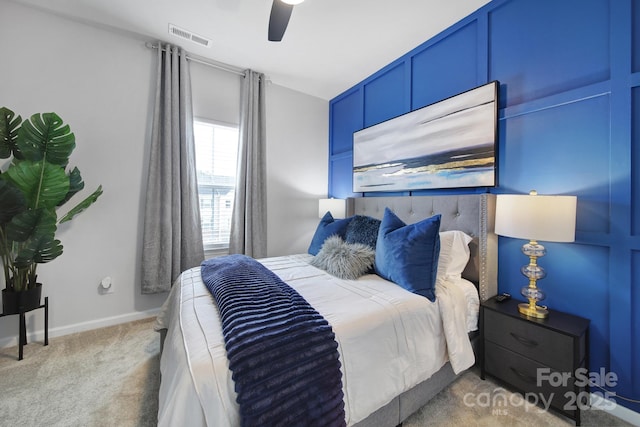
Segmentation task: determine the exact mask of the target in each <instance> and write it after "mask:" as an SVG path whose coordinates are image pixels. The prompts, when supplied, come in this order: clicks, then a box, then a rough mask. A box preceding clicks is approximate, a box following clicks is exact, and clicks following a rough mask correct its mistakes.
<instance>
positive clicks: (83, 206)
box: [60, 185, 102, 224]
mask: <svg viewBox="0 0 640 427" xmlns="http://www.w3.org/2000/svg"><path fill="white" fill-rule="evenodd" d="M101 194H102V185H100V186H98V188H97V189H96V191H94V192H93V193H91V194H90V195H89V197H87V198H86V199H84V200H83V201H81V202H80V203H78V204H77V205H76V206H75V207H74V208H73V209H71V210H70V211H69V212H67V214H66V215H65V216H63V217H62V218H60V223H61V224H62V223H63V222H67V221H71V220H72V219H73V217H74V216H76V215H78V214H79V213H80V212H82V211H83V210H85V209H87V208H88V207H89V206H91V205H92V204H94V203H95V201H96V200H98V197H100V195H101Z"/></svg>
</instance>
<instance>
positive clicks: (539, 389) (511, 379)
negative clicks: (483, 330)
mask: <svg viewBox="0 0 640 427" xmlns="http://www.w3.org/2000/svg"><path fill="white" fill-rule="evenodd" d="M484 351H485V353H484V357H485V370H486V373H487V374H489V375H492V376H494V377H496V378H498V379H500V380H502V381H504V382H506V383H507V384H511V385H512V386H514V387H515V388H517V389H519V390H521V391H523V392H525V393H526V394H525V397H528V396H531V397H534V398H535V400H537V401H538V402H540V403H541V404H542V405H543V406H544V405H545V402H550V403H551V406H552V407H554V408H555V409H558V410H561V411H563V412H565V413H567V415H569V416H571V417H573V416H574V415H575V411H574V409H575V408H573V407H572V406H573V404H574V403H575V400H573V397H574V396H576V394H575V389H574V378H573V377H571V378H570V379H568V380H567V382H566V384H562V385H558V386H557V387H554V386H552V385H551V383H550V382H549V381H548V380H546V378H548V377H543V378H542V380H541V381H540V385H538V378H537V375H538V369H545V368H546V371H545V372H546V374H547V375H548V374H549V371H548V369H549V368H548V367H547V366H545V365H543V364H541V363H538V362H536V361H534V360H531V359H528V358H526V357H523V356H522V355H520V354H517V353H514V352H512V351H509V350H507V349H506V348H503V347H500V346H499V345H496V344H494V343H491V342H486V343H485V350H484Z"/></svg>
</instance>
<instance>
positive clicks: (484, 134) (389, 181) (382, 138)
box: [353, 81, 498, 193]
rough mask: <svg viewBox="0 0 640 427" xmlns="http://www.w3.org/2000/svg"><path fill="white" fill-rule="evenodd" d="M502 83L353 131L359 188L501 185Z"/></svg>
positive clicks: (355, 177) (355, 182)
mask: <svg viewBox="0 0 640 427" xmlns="http://www.w3.org/2000/svg"><path fill="white" fill-rule="evenodd" d="M497 129H498V82H497V81H493V82H491V83H487V84H485V85H483V86H479V87H477V88H474V89H471V90H468V91H466V92H463V93H460V94H458V95H455V96H452V97H450V98H447V99H444V100H442V101H439V102H436V103H435V104H431V105H427V106H426V107H423V108H420V109H418V110H414V111H411V112H409V113H406V114H403V115H401V116H398V117H395V118H393V119H390V120H387V121H385V122H382V123H379V124H377V125H374V126H371V127H368V128H365V129H362V130H360V131H357V132H355V133H354V134H353V191H354V192H355V193H359V192H372V191H416V190H426V189H439V188H465V187H493V186H495V185H496V143H497V136H498V135H497V134H498V130H497Z"/></svg>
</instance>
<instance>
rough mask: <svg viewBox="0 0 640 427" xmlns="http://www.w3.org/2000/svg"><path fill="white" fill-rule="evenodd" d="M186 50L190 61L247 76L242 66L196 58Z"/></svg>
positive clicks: (150, 46) (152, 47)
mask: <svg viewBox="0 0 640 427" xmlns="http://www.w3.org/2000/svg"><path fill="white" fill-rule="evenodd" d="M144 45H145V46H146V47H148V48H149V49H158V48H161V49H162V50H164V51H166V49H165V48H163V47H160V46H159V45H157V44H153V43H149V42H146V43H145V44H144ZM184 52H185V54H186V58H187V59H188V60H189V61H193V62H197V63H198V64H203V65H207V66H209V67H213V68H217V69H218V70H222V71H226V72H228V73H231V74H236V75H238V76H242V77H244V76H245V73H244V70H242V69H240V68H238V67H234V66H232V65H227V64H223V63H221V62H211V61H207V60H204V59H200V58H196V57H194V56H192V55H191V54H190V53H189V52H187V51H186V50H185V51H184Z"/></svg>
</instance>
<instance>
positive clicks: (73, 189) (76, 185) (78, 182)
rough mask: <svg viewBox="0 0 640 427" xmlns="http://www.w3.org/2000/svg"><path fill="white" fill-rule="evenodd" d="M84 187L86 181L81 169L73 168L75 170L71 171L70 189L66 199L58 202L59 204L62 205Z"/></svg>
mask: <svg viewBox="0 0 640 427" xmlns="http://www.w3.org/2000/svg"><path fill="white" fill-rule="evenodd" d="M83 188H84V181H83V180H82V176H80V170H79V169H78V168H73V170H72V171H71V172H69V191H68V192H67V195H66V196H64V199H62V200H61V201H60V202H59V203H58V206H62V205H64V204H65V203H67V201H69V199H70V198H72V197H73V195H74V194H76V193H77V192H78V191H80V190H82V189H83Z"/></svg>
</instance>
